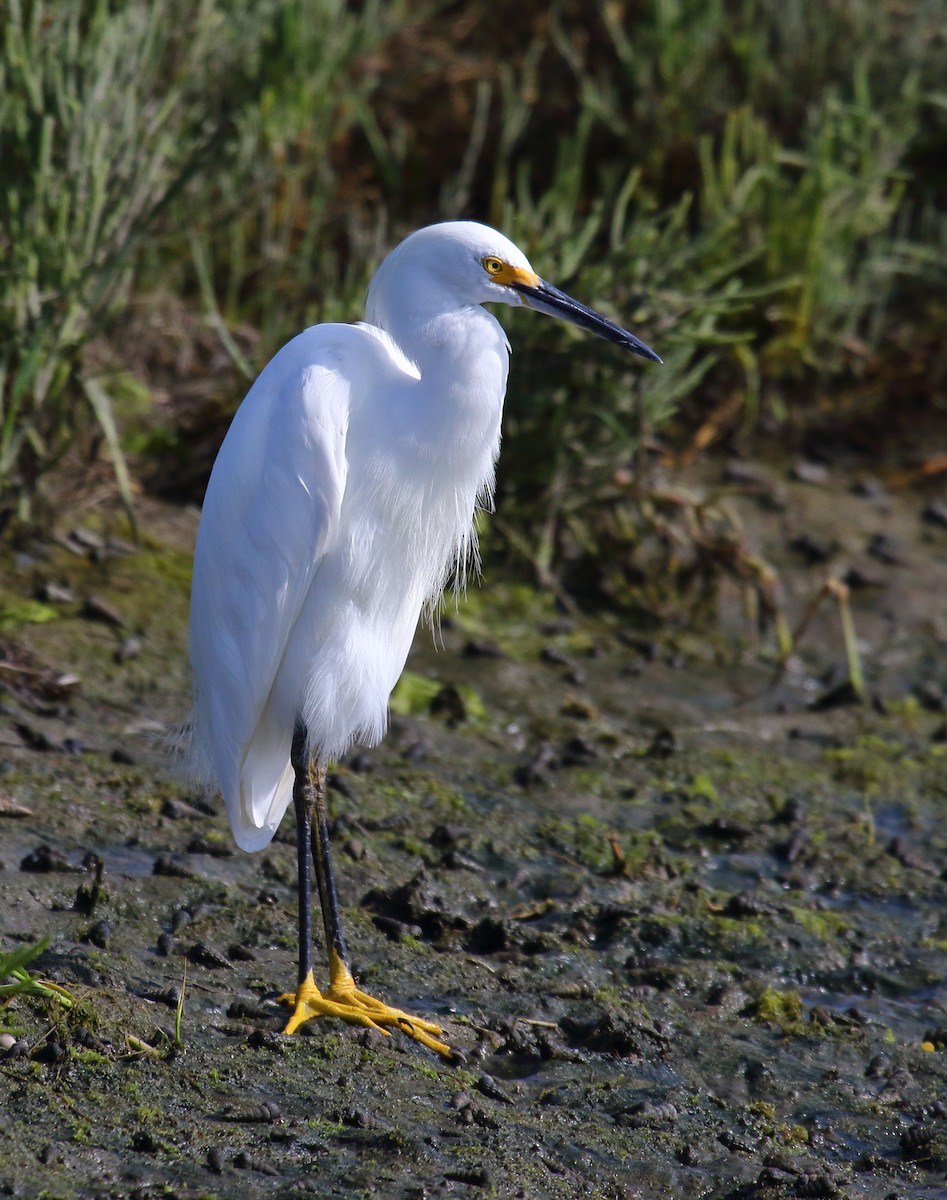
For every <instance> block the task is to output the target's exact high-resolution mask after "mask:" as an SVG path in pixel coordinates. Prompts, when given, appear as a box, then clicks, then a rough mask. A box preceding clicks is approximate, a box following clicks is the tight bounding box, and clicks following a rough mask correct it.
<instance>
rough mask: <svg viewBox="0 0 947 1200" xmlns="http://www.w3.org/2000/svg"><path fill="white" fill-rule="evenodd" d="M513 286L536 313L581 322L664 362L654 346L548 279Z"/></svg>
mask: <svg viewBox="0 0 947 1200" xmlns="http://www.w3.org/2000/svg"><path fill="white" fill-rule="evenodd" d="M510 286H511V287H513V288H515V289H516V291H518V292H519V293H520V295H521V296H522V297H523V299H524V300H525V301H526V303H527V304H528V305H529V307H530V308H535V309H536V311H537V312H541V313H546V314H547V315H548V316H550V317H561V318H562V319H563V320H565V321H571V323H572V324H573V325H578V327H579V328H580V329H586V330H588V332H589V333H594V334H595V335H596V336H597V337H600V338H604V339H605V341H606V342H614V344H615V345H616V346H624V347H625V348H626V349H627V350H631V351H632V353H633V354H640V355H641V357H642V358H648V359H650V360H651V362H656V363H659V362H661V359H660V358H658V356H657V355H656V354H655V352H654V351H653V350H652V349H651V347H650V346H646V345H645V344H644V342H643V341H641V339H640V338H636V337H635V335H634V334H633V333H629V332H628V330H627V329H622V327H621V326H620V325H616V324H615V322H614V321H609V319H608V317H603V316H602V314H601V313H597V312H596V311H595V310H594V309H592V308H587V307H586V306H585V305H584V304H580V303H579V302H578V300H573V299H572V297H571V296H567V295H566V294H565V292H560V291H559V289H558V288H554V287H553V286H552V284H551V283H547V282H546V281H545V279H540V280H539V282H538V283H537V284H535V285H533V284H527V283H513V284H510Z"/></svg>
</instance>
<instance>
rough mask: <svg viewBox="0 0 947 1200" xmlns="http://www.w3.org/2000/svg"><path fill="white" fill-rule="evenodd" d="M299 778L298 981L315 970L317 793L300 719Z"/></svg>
mask: <svg viewBox="0 0 947 1200" xmlns="http://www.w3.org/2000/svg"><path fill="white" fill-rule="evenodd" d="M290 762H291V763H292V765H293V771H294V772H295V775H296V779H295V782H294V783H293V807H294V809H295V810H296V866H297V876H296V886H297V888H298V896H299V982H300V983H302V982H303V981H304V980H306V979H308V977H309V975H310V972H311V971H312V876H311V874H310V869H309V855H310V851H312V852H313V853H315V847H314V846H313V844H312V812H313V807H314V804H315V793H314V788H313V786H312V782H311V780H310V778H309V743H308V738H307V735H306V727H305V726H304V725H303V724H302V723H301V722H297V724H296V728H295V729H294V730H293V747H292V750H291V751H290Z"/></svg>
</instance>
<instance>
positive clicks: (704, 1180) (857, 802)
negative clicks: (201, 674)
mask: <svg viewBox="0 0 947 1200" xmlns="http://www.w3.org/2000/svg"><path fill="white" fill-rule="evenodd" d="M710 474H711V475H713V476H714V478H712V479H710V480H709V482H710V483H711V484H713V485H714V486H716V485H717V484H718V483H720V481H721V480H723V479H724V478H725V477H726V476H725V473H724V472H723V471H722V470H721V468H720V466H719V464H718V465H717V466H716V467H714V468H713V469H712V470H711V471H710ZM707 482H708V481H704V483H703V484H701V485H700V486H706V484H707ZM695 486H698V485H697V484H695ZM731 490H732V489H731ZM738 491H739V493H740V494H739V495H732V496H731V497H730V499H729V500H728V501H727V503H728V504H730V505H731V506H732V507H733V508H734V510H735V511H736V512H737V513H738V514H739V516H740V519H741V521H742V523H743V526H744V528H745V530H746V537H747V540H748V542H749V543H750V544H751V545H752V547H753V549H754V551H755V552H756V553H758V554H760V555H762V556H763V557H764V558H765V559H767V560H768V561H769V562H770V563H772V564H773V565H774V566H775V567H776V569H777V570H778V573H779V578H780V586H781V592H782V607H783V610H784V612H785V614H786V616H787V620H788V621H789V624H790V625H791V624H794V623H795V622H797V621H798V620H800V619H801V617H802V615H803V614H804V613H805V612H806V610H807V608H808V606H809V603H810V601H811V600H812V598H813V597H814V596H815V595H816V594H817V593H818V591H819V588H820V586H821V584H822V583H823V582H824V581H825V579H827V578H830V577H831V578H835V579H845V580H846V581H847V582H848V584H849V586H850V589H851V591H850V596H851V603H852V613H853V620H854V627H855V632H856V634H857V638H858V645H859V648H860V651H861V659H862V665H863V668H864V674H865V696H864V702H859V698H858V696H856V695H853V693H852V689H851V687H850V683H851V681H850V678H849V665H850V664H849V661H848V660H847V659H846V655H845V648H844V642H843V638H842V633H841V622H840V616H839V611H838V608H837V605H836V604H835V601H834V600H833V599H832V597H826V599H825V600H824V601H823V602H822V603H821V605H820V606H819V607H818V609H817V610H816V612H815V615H814V617H813V619H812V621H811V623H810V624H809V628H808V629H807V631H806V633H805V635H804V637H803V638H802V640H801V642H800V643H799V645H798V646H797V647H796V650H795V652H794V654H793V656H792V657H791V658H790V660H789V661H788V662H787V663H786V664H785V665H784V668H783V669H778V668H777V666H776V664H775V662H774V658H773V650H774V641H773V638H772V635H771V632H768V631H764V632H763V633H758V632H757V631H756V630H755V629H754V628H753V627H752V625H751V621H750V618H749V617H748V615H747V612H746V608H745V606H744V600H745V598H746V597H745V594H744V590H743V588H742V587H741V585H740V583H739V582H738V581H734V582H730V583H725V584H724V585H723V586H722V588H721V592H720V598H719V605H718V609H719V611H718V613H717V620H716V621H714V622H713V623H712V624H711V625H710V626H708V627H706V628H693V627H688V625H687V623H686V622H684V621H679V622H677V623H675V625H674V626H673V627H666V628H662V629H657V630H654V629H652V630H648V631H643V630H641V629H638V628H633V627H631V626H628V625H625V624H623V623H622V622H621V621H620V620H618V619H617V618H614V617H610V618H609V617H601V616H599V617H595V618H590V617H580V616H576V615H572V614H568V613H564V612H563V611H562V610H561V609H557V607H556V606H555V604H554V603H553V602H551V601H548V600H544V599H539V598H537V597H535V596H534V595H532V594H531V593H529V592H528V591H527V590H526V589H523V588H521V587H518V586H513V585H510V584H507V583H501V582H500V581H498V580H497V579H495V578H493V579H488V580H487V581H486V582H485V585H484V587H483V588H482V589H481V590H479V591H477V592H474V591H471V594H470V596H469V597H468V599H467V600H466V601H464V602H463V603H462V604H461V606H460V608H459V610H458V611H456V612H455V611H454V610H453V608H452V607H449V608H448V610H447V613H446V615H445V617H444V619H443V621H442V624H441V628H440V632H439V633H438V635H437V637H436V638H432V637H431V635H430V634H429V633H426V632H423V631H422V632H420V633H419V636H418V639H417V644H416V648H415V651H414V653H413V655H412V659H411V661H410V664H409V667H410V670H411V672H412V674H411V676H410V677H409V678H408V680H407V682H406V684H405V685H404V686H403V687H402V688H400V689H399V692H398V693H397V695H396V698H395V709H396V711H395V714H394V716H393V720H392V728H391V732H390V735H389V737H388V738H387V740H386V741H385V743H384V744H383V745H382V746H381V747H379V748H377V749H374V750H371V751H363V750H357V751H355V752H353V753H352V754H351V755H350V756H349V757H348V759H347V760H346V761H345V762H343V763H341V764H339V766H338V767H337V769H336V771H335V772H334V774H333V777H332V786H331V791H330V804H331V809H332V813H333V838H334V844H335V850H336V855H337V862H336V865H337V869H338V874H339V885H340V890H341V899H342V903H343V908H344V915H345V920H346V923H347V930H348V936H349V942H350V946H351V949H352V953H353V958H354V962H355V970H356V974H357V976H358V979H359V981H360V984H361V985H362V986H363V987H364V988H365V989H366V990H368V991H371V992H373V993H374V994H377V995H379V996H380V997H383V998H384V999H386V1000H388V1001H390V1002H392V1003H396V1004H398V1005H399V1006H401V1007H403V1008H406V1009H408V1010H410V1011H414V1012H417V1013H418V1014H420V1015H425V1016H430V1017H432V1018H433V1019H435V1020H437V1021H439V1022H440V1023H441V1025H442V1026H443V1028H444V1030H445V1034H446V1037H447V1039H448V1041H449V1042H450V1043H451V1045H452V1046H454V1047H455V1048H456V1049H457V1051H459V1052H460V1054H461V1055H462V1056H463V1061H460V1062H458V1063H457V1064H454V1065H449V1064H446V1063H445V1062H443V1061H442V1060H441V1059H439V1058H437V1057H436V1056H435V1055H433V1054H431V1053H429V1052H427V1051H425V1050H424V1049H422V1048H421V1047H419V1046H417V1045H416V1044H415V1043H413V1042H411V1041H409V1040H408V1039H406V1038H404V1037H401V1036H398V1035H395V1036H392V1037H383V1036H381V1035H378V1034H375V1033H371V1032H366V1031H363V1030H359V1029H356V1028H350V1027H348V1026H343V1025H340V1024H337V1023H333V1022H330V1021H318V1022H314V1023H312V1024H311V1025H310V1026H308V1027H306V1028H305V1029H304V1030H303V1032H302V1033H301V1034H300V1035H298V1036H296V1037H294V1038H285V1037H283V1036H282V1035H281V1034H280V1032H279V1031H280V1029H281V1024H282V1020H284V1019H285V1018H284V1012H283V1010H282V1009H281V1008H280V1006H279V1005H278V1004H277V1003H276V997H277V996H278V995H279V993H281V992H283V991H285V990H286V989H287V988H288V987H290V986H291V985H292V983H293V981H294V970H295V937H296V934H295V895H294V880H295V862H294V845H293V833H292V828H291V824H290V823H288V822H287V823H286V824H284V827H283V829H282V830H281V831H280V834H279V836H278V837H277V839H276V841H274V843H273V844H272V846H271V847H270V848H269V849H267V850H266V851H265V852H263V853H261V854H258V855H253V856H249V855H244V854H241V853H239V852H238V851H236V850H235V848H234V847H233V846H232V843H231V841H230V838H229V834H228V831H227V827H226V820H225V817H224V815H223V813H222V811H221V810H220V805H219V802H213V801H212V802H210V803H208V801H207V800H206V799H205V798H202V797H200V796H198V795H195V794H194V793H193V792H192V791H191V790H189V789H188V787H187V785H186V783H184V782H182V781H180V780H177V779H175V778H174V777H173V776H171V775H169V774H168V773H167V771H166V770H165V768H164V765H163V764H164V751H163V748H162V745H161V743H160V741H159V740H158V738H157V731H158V730H159V729H160V728H161V726H163V725H165V724H167V723H168V722H173V721H179V720H181V719H182V718H183V717H184V716H185V714H186V708H187V700H186V687H187V683H186V675H185V671H184V644H185V625H186V606H187V580H188V570H189V557H188V552H189V546H190V542H191V539H192V538H193V533H194V529H195V527H196V514H194V513H193V512H182V511H173V510H165V509H159V508H157V507H153V506H150V505H145V506H144V507H143V513H142V517H143V525H144V537H143V541H142V544H141V546H140V547H139V548H138V549H137V550H134V549H133V548H132V547H131V546H128V545H126V544H124V543H123V542H122V541H121V540H116V539H115V538H114V537H111V538H110V536H109V531H110V519H109V518H108V517H107V516H103V514H102V513H101V512H95V513H83V514H78V515H77V518H76V520H75V522H74V523H73V524H66V525H64V526H63V527H62V529H61V531H60V532H61V537H60V539H59V540H58V541H55V542H51V543H47V544H42V545H36V546H31V547H29V548H27V549H26V550H20V551H19V552H17V553H16V554H14V553H13V552H10V553H9V554H8V555H7V557H6V558H5V559H4V562H3V569H2V575H0V643H2V649H3V654H2V667H3V671H2V676H0V684H2V687H3V691H2V723H0V740H2V742H3V755H2V763H3V765H2V771H0V835H2V849H0V863H2V869H0V904H2V912H3V917H2V923H0V931H2V939H0V949H2V950H3V951H5V952H6V951H10V950H12V949H15V948H17V947H22V946H27V945H30V944H33V943H35V942H37V941H38V940H39V939H41V938H48V939H49V946H48V948H47V949H46V950H45V952H44V953H43V954H42V956H41V957H40V958H39V959H37V960H36V961H35V962H34V963H32V964H30V970H32V971H33V972H34V973H36V974H38V975H41V976H42V977H43V978H45V979H47V980H50V981H54V982H55V983H57V984H59V985H61V986H62V987H63V988H65V989H66V990H67V991H68V993H69V995H70V997H71V998H72V1000H73V1003H72V1005H71V1007H68V1008H67V1007H64V1006H63V1005H61V1004H59V1003H57V1002H56V1001H55V1000H52V999H43V998H35V997H34V998H28V997H23V996H18V997H14V998H13V999H12V1000H10V1001H9V1002H8V1003H7V1005H6V1007H5V1008H4V1009H3V1011H2V1014H0V1028H2V1031H3V1033H5V1034H6V1035H8V1036H6V1037H4V1038H3V1050H2V1051H0V1054H4V1053H5V1057H0V1110H2V1112H3V1148H2V1151H0V1194H3V1195H12V1196H29V1197H33V1196H37V1197H39V1196H44V1197H57V1198H59V1197H61V1198H63V1200H71V1198H73V1197H97V1198H102V1200H105V1198H113V1197H114V1198H118V1197H128V1196H132V1197H151V1196H167V1197H171V1196H178V1197H193V1198H197V1197H221V1198H222V1197H235V1196H240V1197H251V1198H252V1197H258V1196H259V1197H263V1196H266V1197H283V1196H285V1197H291V1196H317V1197H323V1196H324V1197H342V1196H344V1197H347V1198H352V1197H359V1196H383V1197H392V1198H399V1200H400V1198H404V1200H409V1198H411V1200H420V1198H422V1197H436V1196H456V1197H464V1198H467V1197H481V1196H483V1197H488V1196H499V1197H507V1196H510V1197H527V1198H533V1197H551V1198H558V1197H575V1196H587V1197H600V1198H602V1200H624V1198H630V1197H646V1198H647V1197H669V1198H682V1200H683V1198H689V1197H719V1198H724V1197H728V1198H737V1197H739V1198H744V1197H746V1198H749V1197H754V1198H756V1197H759V1198H761V1200H762V1198H770V1197H772V1198H776V1197H806V1196H815V1197H832V1196H840V1197H853V1198H854V1197H866V1198H867V1197H872V1198H874V1197H877V1198H878V1200H881V1198H882V1197H922V1196H923V1197H939V1196H944V1195H945V1194H947V1182H945V1181H947V1087H945V1084H947V1012H945V1008H944V1006H945V1001H947V984H945V975H947V905H945V891H947V822H945V803H944V798H945V794H947V777H945V769H944V768H945V764H944V757H945V754H947V725H945V716H944V714H945V711H947V659H945V654H944V647H945V640H947V622H945V611H944V596H945V595H947V528H945V524H947V522H944V521H940V520H939V519H938V515H937V513H938V509H937V507H936V504H934V505H932V503H931V497H930V496H920V495H918V494H915V493H913V492H912V493H899V494H889V493H888V492H887V491H886V490H885V489H884V488H883V487H881V486H880V485H877V484H874V483H872V482H871V481H865V480H862V479H856V478H849V477H842V476H840V475H835V474H830V475H828V476H825V475H824V474H818V475H817V477H815V476H813V474H812V473H811V472H810V473H809V474H808V475H807V474H806V472H800V471H799V470H796V471H795V472H791V471H789V472H785V471H781V470H780V471H776V470H774V471H773V472H772V474H771V475H766V474H764V475H762V476H760V475H757V476H756V479H755V482H754V485H753V486H752V487H747V486H746V481H745V480H743V481H742V482H741V484H740V487H739V489H738ZM114 524H115V527H116V528H117V527H118V526H119V522H118V520H117V518H116V519H115V522H114ZM76 530H78V531H79V532H78V536H76V535H75V533H74V531H76ZM317 961H318V962H321V961H323V959H322V956H321V953H320V952H317ZM182 990H183V1001H182V998H181V997H182Z"/></svg>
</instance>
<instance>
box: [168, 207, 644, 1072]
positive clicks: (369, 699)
mask: <svg viewBox="0 0 947 1200" xmlns="http://www.w3.org/2000/svg"><path fill="white" fill-rule="evenodd" d="M489 303H499V304H509V305H513V306H514V307H515V306H519V305H526V306H527V307H529V308H535V309H537V310H538V311H539V312H542V313H548V314H550V315H552V316H557V317H563V318H565V319H566V320H567V321H571V322H572V323H573V324H575V325H578V326H579V327H580V328H582V329H585V330H588V331H590V332H591V333H595V334H598V335H599V336H600V337H603V338H605V339H606V340H607V341H610V342H614V343H616V344H617V345H619V346H624V347H625V348H627V349H629V350H632V351H633V352H634V353H635V354H639V355H641V356H643V357H644V358H648V359H651V360H653V361H654V362H660V361H661V360H660V359H659V358H658V356H657V355H656V354H655V353H654V352H653V351H652V350H650V349H649V348H648V347H647V346H646V345H645V344H644V343H643V342H641V341H639V340H638V338H636V337H635V336H634V335H633V334H631V333H628V332H627V330H624V329H622V328H620V327H619V326H618V325H615V324H613V323H612V322H611V321H609V320H607V319H606V318H605V317H603V316H601V315H600V314H598V313H596V312H593V311H592V310H591V309H589V308H586V307H585V306H584V305H582V304H579V303H578V302H577V301H575V300H573V299H572V298H571V297H569V296H567V295H565V294H564V293H563V292H560V291H558V290H557V289H556V288H554V287H552V286H551V285H550V284H548V283H546V282H545V280H543V279H541V278H540V277H539V276H538V275H537V274H536V273H535V271H534V270H533V269H532V267H531V266H530V264H529V262H528V261H527V259H526V256H525V255H524V254H523V253H522V251H521V250H519V249H518V248H517V247H516V246H515V245H514V244H513V243H512V242H511V241H509V240H508V239H507V238H505V237H504V236H503V235H502V234H500V233H497V232H496V231H495V230H493V229H490V228H488V227H487V226H485V225H479V224H476V223H474V222H470V221H452V222H446V223H444V224H440V225H431V226H428V227H427V228H424V229H419V230H417V231H416V232H415V233H412V234H411V235H410V236H409V237H407V238H406V239H405V240H404V241H403V242H402V243H401V244H400V245H399V246H397V247H396V248H395V249H394V250H393V251H392V252H391V253H390V254H389V255H388V257H387V258H386V259H385V260H384V261H383V262H382V264H381V266H380V268H379V269H378V272H377V274H376V275H375V277H374V279H373V280H372V283H371V285H370V287H369V290H368V300H367V318H368V319H367V322H364V323H363V322H359V323H358V324H355V325H341V324H326V325H316V326H313V327H312V328H310V329H307V330H305V331H304V332H303V333H300V334H299V335H298V336H297V337H295V338H293V340H292V341H290V342H289V343H287V345H285V346H284V347H283V348H282V349H281V350H280V351H279V352H278V353H277V354H276V356H275V357H274V358H273V359H272V360H271V361H270V363H269V364H268V365H267V366H266V367H265V368H264V370H263V372H262V373H261V374H260V376H259V378H258V379H257V380H256V382H255V383H254V384H253V386H252V388H251V389H250V391H249V393H248V394H247V397H246V399H245V400H244V401H243V403H242V404H241V406H240V408H239V409H238V410H237V413H236V415H235V416H234V419H233V423H232V424H231V426H230V430H229V432H228V433H227V436H226V438H225V439H224V442H223V445H222V446H221V448H220V453H219V454H218V456H217V461H216V463H215V464H214V469H213V472H212V474H211V477H210V482H209V483H208V486H207V494H206V496H205V498H204V507H203V512H202V514H201V521H200V528H199V530H198V534H197V547H196V550H195V556H194V580H193V587H192V593H191V616H190V656H191V663H192V667H193V676H194V709H193V716H192V726H191V758H192V763H193V766H194V770H195V773H196V774H197V775H198V776H200V777H201V778H202V779H203V780H204V781H205V782H206V783H207V784H208V785H210V786H216V787H217V788H219V789H220V791H221V792H222V793H223V796H224V800H225V801H226V805H227V813H228V816H229V818H230V824H231V827H232V829H233V835H234V838H235V839H236V841H237V844H238V845H239V846H240V847H241V848H242V849H244V850H261V849H262V848H263V847H264V846H266V845H267V844H268V843H269V841H270V839H271V838H272V837H273V834H274V833H275V831H276V828H277V826H278V825H279V823H280V820H281V819H282V817H283V814H284V813H285V811H286V809H287V808H288V807H289V804H290V801H292V802H293V805H294V809H295V816H296V830H297V855H298V871H299V979H298V984H297V987H296V990H295V991H294V992H293V993H291V994H287V995H286V996H283V997H281V999H282V1000H284V1001H285V1002H286V1003H288V1004H289V1005H291V1007H292V1009H293V1012H292V1016H291V1017H290V1019H289V1023H288V1025H287V1026H286V1032H287V1033H292V1032H294V1031H295V1030H296V1029H297V1028H298V1027H299V1026H300V1025H301V1024H302V1023H303V1022H305V1021H308V1020H310V1019H311V1018H313V1017H316V1016H320V1015H334V1016H338V1017H342V1018H343V1019H345V1020H347V1021H350V1022H354V1023H356V1024H360V1025H365V1026H372V1027H377V1028H383V1027H384V1026H391V1027H395V1028H400V1029H401V1030H403V1031H404V1032H405V1033H407V1034H409V1035H410V1036H411V1037H413V1038H415V1039H416V1040H418V1041H420V1042H422V1043H423V1044H424V1045H426V1046H428V1047H430V1048H431V1049H433V1050H436V1051H438V1052H439V1053H441V1054H443V1055H445V1056H446V1057H450V1055H451V1051H450V1049H449V1047H448V1046H446V1045H445V1044H444V1043H443V1042H442V1041H440V1040H439V1039H438V1037H437V1035H438V1034H440V1032H441V1030H440V1028H439V1027H438V1026H437V1025H436V1024H434V1023H433V1022H430V1021H425V1020H421V1019H419V1018H417V1017H414V1016H411V1015H410V1014H408V1013H405V1012H402V1011H401V1010H399V1009H397V1008H392V1007H390V1006H389V1005H387V1004H384V1003H382V1002H381V1001H379V1000H376V999H375V998H373V997H371V996H369V995H366V994H365V993H364V992H361V991H359V990H358V989H357V988H356V986H355V981H354V979H353V977H352V972H351V968H350V965H349V956H348V952H347V950H346V945H345V939H344V937H343V934H342V926H341V921H340V917H339V908H338V902H337V899H336V890H335V883H334V879H333V872H332V865H331V859H330V855H329V833H328V825H327V810H326V798H325V790H326V767H327V764H329V763H330V762H332V761H333V760H334V759H337V758H339V757H340V756H341V755H342V754H343V753H344V752H345V750H346V749H347V748H348V747H349V746H350V745H351V743H352V742H353V741H356V740H357V741H360V742H362V743H365V744H368V745H374V744H376V743H377V742H378V741H379V740H380V739H381V738H382V736H383V734H384V732H385V727H386V723H387V716H388V698H389V696H390V694H391V690H392V688H393V687H394V685H395V683H396V682H397V680H398V677H399V676H400V674H401V672H402V670H403V668H404V664H405V660H406V658H407V656H408V650H409V648H410V645H411V640H412V638H413V636H414V632H415V628H416V626H417V623H418V618H419V616H420V615H421V612H422V610H423V608H424V606H425V605H429V604H432V603H434V602H435V601H436V599H437V598H438V597H439V596H440V594H441V591H442V589H443V587H444V585H445V584H446V582H447V580H448V577H449V576H450V573H451V571H452V570H453V569H455V568H459V569H461V570H462V569H463V564H464V563H465V562H466V561H467V558H468V556H469V554H470V553H471V551H472V549H473V546H474V540H475V533H474V529H473V519H474V512H475V509H476V508H477V505H478V504H481V505H482V504H487V503H489V501H490V498H491V494H492V491H493V478H494V465H495V463H496V460H497V456H498V454H499V450H500V417H501V413H502V409H503V398H504V395H505V393H506V380H507V372H508V368H509V343H508V342H507V339H506V335H505V334H504V332H503V329H502V327H501V326H500V324H499V323H498V322H497V321H496V319H495V318H494V317H493V316H492V315H491V314H489V313H488V312H487V311H486V310H485V309H484V308H483V307H482V305H484V304H489ZM310 854H311V856H312V861H313V863H314V865H315V873H316V884H317V886H318V889H319V899H320V902H321V906H322V918H323V923H324V926H325V935H326V942H327V952H328V959H329V987H328V990H327V991H325V992H320V991H319V989H318V988H317V987H316V984H315V981H314V978H313V972H312V950H311V932H312V931H311V908H312V902H311V878H310ZM385 1032H387V1030H385Z"/></svg>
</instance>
